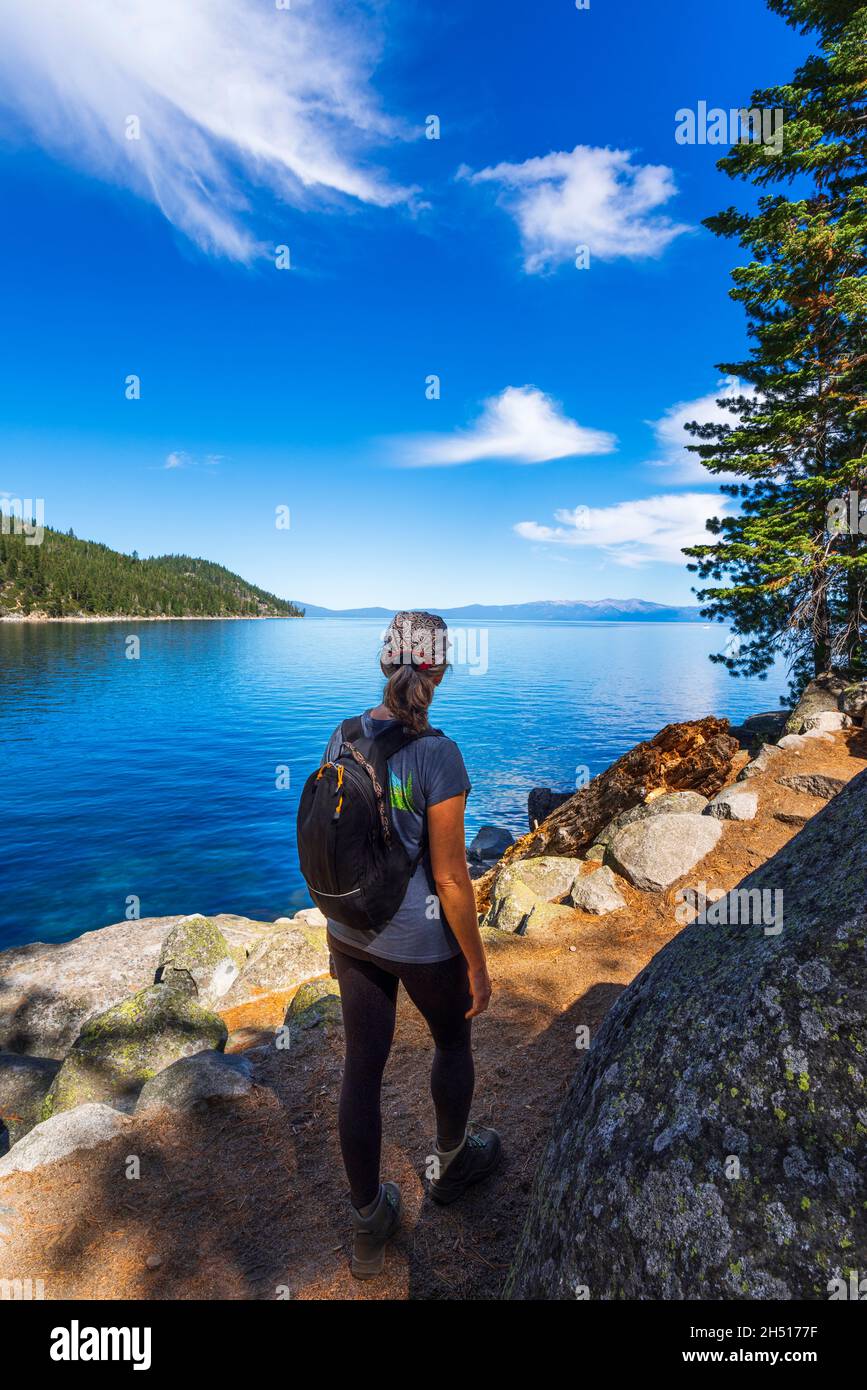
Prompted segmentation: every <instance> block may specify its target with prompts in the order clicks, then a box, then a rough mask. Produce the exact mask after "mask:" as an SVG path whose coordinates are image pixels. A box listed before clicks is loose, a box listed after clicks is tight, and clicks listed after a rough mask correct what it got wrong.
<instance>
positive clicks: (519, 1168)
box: [0, 730, 867, 1299]
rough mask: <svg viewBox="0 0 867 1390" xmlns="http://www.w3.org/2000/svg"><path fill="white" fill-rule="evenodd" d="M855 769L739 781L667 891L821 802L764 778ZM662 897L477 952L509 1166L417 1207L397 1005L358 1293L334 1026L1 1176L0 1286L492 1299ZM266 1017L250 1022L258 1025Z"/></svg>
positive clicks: (660, 914)
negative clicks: (571, 1094) (381, 1221)
mask: <svg viewBox="0 0 867 1390" xmlns="http://www.w3.org/2000/svg"><path fill="white" fill-rule="evenodd" d="M865 767H867V737H865V735H864V733H862V731H861V730H857V731H852V732H850V733H845V734H837V735H835V736H834V743H833V744H831V743H823V742H820V741H818V740H817V741H815V742H813V743H812V746H811V747H810V748H809V749H807V750H804V751H803V752H801V753H795V752H786V753H782V754H780V756H779V757H778V758H777V759H775V760H774V763H773V767H772V771H769V772H768V773H765V774H764V775H762V776H759V777H756V778H754V779H752V780H751V782H750V787H751V789H755V790H756V791H758V793H759V815H758V817H757V819H756V820H755V821H752V822H749V823H743V824H741V823H737V822H728V823H726V825H725V832H724V834H723V836H722V839H721V841H720V843H719V845H718V846H717V847H716V849H715V850H714V851H713V853H712V854H710V855H708V856H707V858H706V859H705V860H704V861H703V862H702V863H701V864H700V865H699V866H698V868H697V869H696V870H694V871H693V872H692V874H691V875H689V877H688V879H687V880H684V881H683V882H684V884H685V883H687V882H688V883H699V882H706V883H707V884H708V886H709V887H716V886H718V887H721V888H725V889H728V888H730V887H732V886H733V885H734V884H735V883H737V882H738V881H739V880H740V879H741V878H743V877H744V876H745V874H747V873H748V872H750V870H751V869H753V868H755V867H756V866H757V865H758V864H760V863H762V862H764V861H765V860H766V859H769V858H770V857H771V856H772V855H773V854H775V853H776V851H777V850H778V849H780V848H781V846H782V845H783V844H785V843H786V842H787V841H788V840H789V839H790V838H791V837H792V836H793V835H794V834H796V833H797V828H798V827H797V826H796V825H794V824H792V823H790V822H788V821H782V820H780V819H778V818H777V816H776V815H775V813H781V814H783V815H787V816H795V817H797V816H802V815H803V816H810V815H814V814H815V813H816V812H817V811H819V810H821V808H822V806H823V805H824V804H825V803H824V802H822V801H819V800H818V799H817V798H815V797H808V796H801V795H798V794H796V793H795V792H793V791H790V790H789V789H787V788H785V787H782V786H780V785H779V784H778V783H777V781H776V779H777V778H778V777H780V776H785V775H788V774H791V773H794V772H807V771H809V772H826V773H829V774H831V775H832V776H835V777H840V778H843V779H844V780H847V781H848V780H849V779H850V778H852V777H854V776H855V775H856V774H857V773H859V772H861V771H862V770H863V769H864V768H865ZM677 886H679V885H674V887H673V888H672V889H670V890H669V891H668V893H666V894H646V893H640V892H637V891H636V890H633V889H631V888H629V887H627V888H626V889H625V891H624V895H625V896H626V897H627V900H628V907H627V909H626V910H623V911H621V912H619V913H617V914H616V915H613V916H611V917H608V918H602V919H600V918H593V917H587V916H583V915H580V920H578V921H577V924H576V925H572V924H571V923H570V924H567V925H565V926H557V927H556V928H553V929H550V930H546V931H545V932H544V933H543V934H540V935H538V936H533V935H528V936H525V937H522V938H509V939H507V940H505V941H503V942H498V943H497V945H496V946H495V947H493V948H492V950H491V972H492V975H493V978H494V986H495V994H494V1000H493V1003H492V1007H491V1010H490V1012H489V1013H488V1014H487V1015H486V1016H484V1017H483V1018H482V1019H480V1020H478V1021H477V1024H476V1026H475V1052H476V1067H477V1090H476V1104H475V1107H474V1112H473V1118H474V1119H475V1120H476V1121H477V1122H480V1123H489V1122H493V1123H495V1124H496V1125H497V1127H498V1129H499V1130H500V1131H501V1133H502V1135H503V1139H504V1144H505V1150H506V1155H507V1157H506V1161H505V1162H504V1165H503V1167H502V1169H501V1170H500V1172H499V1173H498V1174H497V1175H496V1176H495V1177H494V1178H493V1179H492V1180H491V1182H490V1183H489V1184H487V1185H486V1186H485V1187H483V1188H480V1189H477V1190H476V1191H475V1192H472V1193H470V1194H468V1195H467V1197H466V1198H465V1199H464V1200H463V1201H462V1202H461V1203H459V1204H457V1205H456V1206H455V1207H451V1208H449V1209H446V1210H440V1209H439V1208H437V1207H434V1206H433V1205H432V1203H431V1202H429V1201H428V1200H426V1199H425V1197H424V1190H423V1184H422V1181H421V1178H420V1174H421V1172H422V1171H423V1166H424V1161H425V1156H426V1154H427V1153H428V1152H429V1149H430V1144H431V1126H432V1109H431V1104H430V1099H429V1095H428V1070H429V1062H430V1046H429V1041H428V1038H427V1034H426V1030H425V1028H424V1025H423V1023H422V1022H421V1020H420V1019H419V1018H418V1016H417V1015H416V1014H415V1012H414V1010H413V1008H412V1006H411V1005H410V1004H409V1002H408V1001H407V1000H406V998H405V996H403V994H402V995H401V1003H400V1007H399V1013H398V1027H397V1034H396V1038H395V1045H394V1051H393V1053H392V1057H391V1060H390V1062H389V1066H388V1070H387V1072H386V1079H385V1087H384V1093H383V1118H384V1131H385V1145H384V1154H383V1170H384V1175H385V1176H387V1177H389V1178H393V1179H396V1180H397V1181H398V1182H399V1183H400V1185H401V1189H402V1191H403V1196H404V1203H405V1222H404V1227H403V1231H402V1233H401V1235H400V1237H399V1238H398V1239H397V1240H396V1241H395V1242H394V1244H393V1246H392V1247H391V1249H390V1252H389V1256H388V1260H387V1265H386V1272H385V1275H384V1276H383V1278H382V1279H380V1280H378V1281H374V1282H373V1283H371V1284H359V1283H357V1282H356V1281H354V1280H353V1279H352V1278H351V1277H350V1276H349V1274H348V1272H347V1268H346V1262H347V1255H348V1228H347V1221H346V1202H347V1196H346V1188H345V1180H344V1176H343V1170H342V1167H341V1163H340V1155H339V1150H338V1146H337V1136H336V1106H337V1093H338V1088H339V1083H340V1071H341V1041H342V1040H341V1035H340V1031H339V1029H338V1030H332V1031H331V1032H330V1033H329V1032H328V1031H327V1030H325V1029H323V1028H318V1029H315V1030H313V1031H311V1032H310V1033H309V1034H307V1035H306V1036H305V1038H304V1039H303V1041H302V1042H300V1043H299V1044H298V1045H297V1046H296V1047H295V1048H294V1050H292V1051H289V1052H278V1051H276V1050H275V1049H274V1048H273V1046H272V1045H271V1044H270V1043H265V1044H261V1043H260V1044H259V1046H258V1047H256V1048H255V1049H253V1050H250V1051H248V1055H249V1056H250V1057H251V1060H254V1061H255V1063H256V1079H257V1081H258V1082H259V1083H260V1085H259V1086H258V1087H257V1088H256V1089H255V1090H254V1092H253V1093H252V1094H251V1095H250V1096H249V1097H247V1098H245V1099H243V1100H241V1101H236V1102H233V1103H232V1104H231V1105H225V1106H222V1107H220V1106H215V1107H214V1108H212V1109H211V1110H210V1112H209V1113H207V1114H205V1115H203V1116H192V1117H187V1118H185V1119H184V1120H183V1121H182V1122H179V1121H177V1120H173V1119H169V1118H163V1117H160V1118H157V1119H152V1120H150V1121H149V1122H148V1123H147V1124H141V1125H139V1124H137V1125H136V1126H135V1128H134V1129H131V1130H130V1131H129V1132H128V1133H126V1134H124V1135H122V1136H121V1137H119V1138H118V1139H116V1140H114V1141H112V1142H111V1143H109V1144H104V1145H102V1146H100V1147H99V1148H97V1149H94V1150H91V1151H90V1152H87V1153H83V1154H80V1155H77V1156H73V1157H71V1158H69V1159H66V1160H64V1161H63V1162H60V1163H57V1164H54V1165H53V1166H51V1167H49V1168H45V1169H42V1170H41V1171H40V1172H38V1173H36V1174H18V1175H15V1176H13V1177H11V1178H7V1179H5V1180H2V1181H0V1278H2V1279H28V1278H30V1279H33V1280H37V1279H40V1280H42V1281H43V1286H44V1297H45V1298H47V1299H56V1298H154V1299H185V1298H188V1299H209V1298H223V1299H225V1298H261V1299H273V1298H277V1297H292V1298H305V1299H323V1298H324V1299H377V1298H398V1299H405V1298H447V1299H455V1298H464V1299H466V1298H474V1299H480V1298H481V1299H484V1298H496V1297H497V1296H498V1294H499V1292H500V1289H501V1287H502V1284H503V1280H504V1278H505V1275H506V1271H507V1268H508V1265H509V1263H510V1260H511V1256H512V1252H513V1249H514V1245H515V1241H516V1240H517V1237H518V1235H519V1233H520V1229H521V1225H522V1223H523V1219H524V1213H525V1210H526V1205H527V1199H528V1194H529V1190H530V1185H531V1182H532V1178H533V1173H534V1169H535V1166H536V1162H537V1160H538V1157H539V1154H540V1150H541V1147H542V1146H543V1144H544V1142H545V1139H546V1136H547V1134H548V1131H549V1129H550V1126H551V1124H552V1123H553V1121H554V1118H555V1116H556V1112H557V1109H558V1106H559V1103H560V1101H561V1099H562V1097H563V1095H564V1092H565V1090H566V1088H567V1086H568V1084H569V1081H570V1079H571V1077H572V1075H573V1073H574V1070H575V1067H576V1065H579V1064H580V1057H581V1054H580V1053H579V1052H576V1049H575V1029H576V1027H578V1025H580V1024H586V1025H588V1026H589V1027H590V1030H591V1035H592V1034H593V1033H595V1031H596V1030H597V1029H598V1027H599V1024H600V1022H601V1020H602V1018H603V1017H604V1015H605V1012H606V1010H607V1009H608V1008H609V1007H610V1005H611V1004H612V1003H613V1001H614V1000H615V999H616V997H617V995H618V993H619V992H620V991H621V990H622V989H623V988H624V987H625V986H626V985H627V984H628V983H629V981H630V980H631V979H632V978H633V977H634V976H635V975H636V974H637V973H638V971H639V970H641V969H642V968H643V966H644V965H646V963H647V961H648V960H650V958H651V956H653V955H654V954H655V952H656V951H658V950H659V949H660V947H661V946H663V945H664V944H665V942H666V941H668V940H670V938H671V937H672V936H674V935H675V933H676V932H677V931H678V930H679V929H680V926H679V923H678V921H677V919H676V917H675V906H674V892H675V890H676V888H677ZM279 1021H280V1020H279V1019H277V1020H275V1019H268V1018H262V1019H260V1020H258V1022H259V1025H260V1027H262V1028H264V1027H266V1026H267V1025H268V1024H271V1025H272V1026H273V1024H274V1023H275V1022H279ZM261 1036H263V1035H262V1034H260V1037H261ZM129 1155H137V1156H138V1157H139V1158H140V1164H141V1176H140V1177H139V1178H138V1179H134V1178H128V1177H127V1176H126V1172H127V1166H128V1165H127V1160H128V1156H129ZM4 1207H5V1208H7V1209H9V1208H11V1211H10V1210H7V1211H6V1212H5V1213H4V1211H3V1208H4ZM4 1227H5V1230H6V1234H5V1236H4V1234H3V1228H4Z"/></svg>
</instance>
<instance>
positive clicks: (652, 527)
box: [515, 492, 734, 569]
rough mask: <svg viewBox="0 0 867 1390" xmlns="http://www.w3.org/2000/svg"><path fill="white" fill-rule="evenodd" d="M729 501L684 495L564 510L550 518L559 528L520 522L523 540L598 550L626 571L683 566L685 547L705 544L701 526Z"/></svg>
mask: <svg viewBox="0 0 867 1390" xmlns="http://www.w3.org/2000/svg"><path fill="white" fill-rule="evenodd" d="M733 506H734V502H733V499H731V498H728V497H719V498H717V497H714V496H711V495H709V494H708V493H706V492H684V493H680V494H672V495H669V496H666V497H645V498H641V499H637V500H634V501H625V502H616V503H614V505H613V506H611V507H575V508H572V509H571V510H570V509H567V508H564V509H561V510H560V511H558V512H555V513H554V519H555V520H556V521H557V522H558V523H559V525H557V526H540V525H539V524H538V523H537V522H535V521H519V522H518V524H517V525H516V526H515V530H516V531H517V533H518V535H519V536H522V537H523V538H524V540H528V541H539V542H542V543H543V544H546V545H568V546H584V547H587V548H589V549H595V550H600V551H602V552H603V553H604V554H605V555H606V556H608V557H609V558H610V559H611V560H613V561H614V563H615V564H618V565H624V566H626V567H627V568H630V569H636V568H639V567H640V566H642V565H645V564H653V563H656V564H666V565H683V564H684V563H685V561H684V557H683V555H682V553H681V552H682V550H683V547H684V546H685V545H696V544H699V543H701V542H702V541H705V540H709V539H710V537H709V534H708V532H707V531H706V530H705V521H706V520H707V518H708V517H710V516H723V515H726V514H727V513H728V512H730V511H731V510H732V508H733Z"/></svg>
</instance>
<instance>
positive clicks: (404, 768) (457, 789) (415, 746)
mask: <svg viewBox="0 0 867 1390" xmlns="http://www.w3.org/2000/svg"><path fill="white" fill-rule="evenodd" d="M361 718H362V721H363V728H364V735H365V738H370V737H372V736H374V735H377V734H381V733H385V732H386V730H388V729H393V728H395V726H396V725H397V722H398V721H397V720H396V719H373V718H371V714H370V710H366V711H365V713H364V714H363V715H362V716H361ZM341 741H342V740H341V735H340V729H335V731H334V733H333V734H332V735H331V738H330V740H329V743H328V747H327V748H326V750H325V757H324V759H323V761H325V762H328V761H329V760H330V759H333V758H336V757H337V754H338V753H339V752H340V744H341ZM388 772H389V778H388V781H389V797H390V800H391V814H392V820H393V822H394V828H395V830H396V832H397V834H398V837H399V839H400V840H401V842H402V844H403V846H404V848H405V849H406V851H407V853H408V854H409V856H410V858H411V859H415V857H416V855H417V854H418V852H419V849H420V847H421V842H422V835H423V833H424V816H425V811H426V810H427V808H428V807H429V806H436V804H437V802H439V801H448V800H449V798H450V797H453V796H463V795H466V794H467V793H469V790H470V779H469V777H468V776H467V769H466V767H465V766H464V760H463V758H462V757H461V751H460V749H459V748H458V745H457V744H456V743H454V742H453V741H452V740H451V739H450V738H436V737H434V736H431V737H428V738H425V737H422V738H417V739H414V740H413V742H412V743H410V744H407V746H406V748H401V749H400V751H399V752H398V753H395V754H394V756H393V757H391V758H390V759H389V762H388ZM426 861H427V856H425V858H424V859H423V860H422V862H421V863H420V864H419V865H418V868H417V869H416V871H415V873H414V874H413V876H412V878H411V879H410V881H409V884H408V886H407V890H406V893H405V895H404V898H403V902H402V903H401V905H400V907H399V908H398V910H397V912H396V913H395V915H394V916H393V917H392V919H391V921H390V922H389V923H388V925H387V926H385V927H383V929H382V931H380V932H372V931H370V932H361V931H356V930H355V929H353V928H352V927H345V926H343V925H342V923H340V922H335V921H333V920H332V919H331V918H329V919H328V931H329V933H330V935H331V936H333V937H334V939H335V940H336V941H337V942H338V943H339V942H341V941H343V942H345V943H346V944H347V945H348V946H353V947H355V949H356V950H359V949H360V950H363V951H365V952H366V953H367V954H368V955H370V956H373V957H375V956H379V957H380V958H381V959H383V960H393V961H402V962H404V963H411V964H413V965H429V964H431V963H432V962H434V961H438V960H448V959H449V958H450V957H451V956H456V955H458V953H459V952H460V949H461V948H460V946H459V945H458V943H457V941H456V940H455V937H454V934H453V932H452V930H451V928H450V927H449V924H448V922H447V921H446V920H445V917H444V916H443V915H442V910H441V908H440V906H439V902H438V901H437V899H436V895H435V891H434V888H433V886H432V884H431V882H430V879H429V877H428V867H429V866H428V865H427V863H426Z"/></svg>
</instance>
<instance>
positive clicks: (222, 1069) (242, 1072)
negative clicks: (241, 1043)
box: [135, 1052, 253, 1115]
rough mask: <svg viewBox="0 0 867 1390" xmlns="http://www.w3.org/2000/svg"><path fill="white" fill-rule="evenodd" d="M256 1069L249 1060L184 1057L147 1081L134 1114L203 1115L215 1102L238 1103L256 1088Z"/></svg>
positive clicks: (217, 1054)
mask: <svg viewBox="0 0 867 1390" xmlns="http://www.w3.org/2000/svg"><path fill="white" fill-rule="evenodd" d="M252 1075H253V1068H252V1066H251V1064H250V1061H249V1060H248V1059H247V1058H246V1057H242V1056H237V1055H232V1056H228V1057H227V1056H226V1054H225V1053H223V1052H198V1053H196V1055H195V1056H194V1057H181V1058H180V1060H179V1061H177V1062H172V1064H171V1066H170V1067H166V1069H165V1071H161V1072H159V1073H158V1074H157V1075H156V1076H154V1077H152V1078H151V1080H150V1081H146V1082H145V1084H144V1086H143V1087H142V1089H141V1093H140V1095H139V1098H138V1100H137V1101H136V1107H135V1113H136V1114H137V1115H141V1114H144V1113H145V1112H146V1111H148V1110H174V1111H179V1112H182V1113H183V1112H186V1111H200V1110H203V1109H205V1108H206V1107H207V1105H209V1104H210V1103H211V1102H212V1101H220V1100H236V1099H237V1097H238V1096H245V1095H247V1094H248V1092H249V1091H251V1090H252V1088H253V1082H252V1079H251V1078H252Z"/></svg>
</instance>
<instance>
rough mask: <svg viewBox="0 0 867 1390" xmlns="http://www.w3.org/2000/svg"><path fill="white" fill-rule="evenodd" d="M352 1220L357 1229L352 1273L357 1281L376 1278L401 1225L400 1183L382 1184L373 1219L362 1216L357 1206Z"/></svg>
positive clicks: (353, 1245) (353, 1243)
mask: <svg viewBox="0 0 867 1390" xmlns="http://www.w3.org/2000/svg"><path fill="white" fill-rule="evenodd" d="M352 1221H353V1225H354V1226H355V1237H354V1239H353V1242H352V1265H351V1268H352V1273H353V1274H354V1275H355V1278H356V1279H373V1278H374V1277H375V1275H377V1274H381V1273H382V1268H383V1265H384V1264H385V1247H386V1244H387V1242H388V1241H389V1240H390V1239H391V1237H392V1236H393V1235H394V1233H395V1231H396V1230H397V1228H398V1226H399V1225H400V1188H399V1187H398V1185H397V1183H394V1182H384V1183H383V1184H382V1186H381V1188H380V1189H379V1201H378V1202H377V1204H376V1206H375V1207H374V1209H373V1211H372V1212H371V1213H370V1216H362V1215H361V1213H360V1212H359V1211H356V1209H355V1207H353V1208H352Z"/></svg>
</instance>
